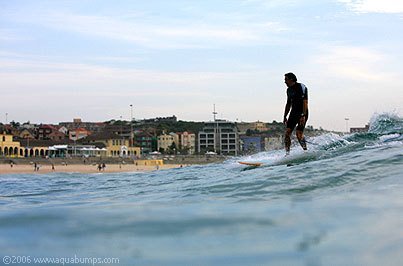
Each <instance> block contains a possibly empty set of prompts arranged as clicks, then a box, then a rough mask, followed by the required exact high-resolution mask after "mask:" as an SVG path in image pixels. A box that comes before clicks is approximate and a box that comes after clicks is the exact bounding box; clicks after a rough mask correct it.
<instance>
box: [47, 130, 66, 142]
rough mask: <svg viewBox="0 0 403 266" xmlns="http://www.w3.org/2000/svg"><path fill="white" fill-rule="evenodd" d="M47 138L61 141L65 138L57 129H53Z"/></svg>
mask: <svg viewBox="0 0 403 266" xmlns="http://www.w3.org/2000/svg"><path fill="white" fill-rule="evenodd" d="M48 137H49V139H50V140H52V141H61V140H64V139H66V138H67V137H66V135H65V134H64V133H62V132H60V131H58V130H55V131H53V132H52V133H50V134H49V135H48Z"/></svg>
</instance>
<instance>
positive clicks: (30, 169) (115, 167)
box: [0, 164, 181, 174]
mask: <svg viewBox="0 0 403 266" xmlns="http://www.w3.org/2000/svg"><path fill="white" fill-rule="evenodd" d="M178 167H181V165H176V164H166V165H161V166H158V167H157V166H144V165H138V166H136V165H134V164H121V165H119V164H107V165H106V167H105V169H104V170H101V171H99V170H98V167H97V165H90V164H87V165H84V164H71V165H55V166H54V170H53V169H52V165H49V164H44V165H40V167H39V171H34V166H33V165H31V164H14V165H13V167H11V166H10V165H9V164H0V174H22V173H29V174H45V173H58V172H59V173H118V172H145V171H158V170H162V169H170V168H178Z"/></svg>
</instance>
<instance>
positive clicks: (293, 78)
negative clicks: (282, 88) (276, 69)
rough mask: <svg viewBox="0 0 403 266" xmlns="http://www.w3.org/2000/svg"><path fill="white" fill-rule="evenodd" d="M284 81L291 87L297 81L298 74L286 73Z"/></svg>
mask: <svg viewBox="0 0 403 266" xmlns="http://www.w3.org/2000/svg"><path fill="white" fill-rule="evenodd" d="M284 82H285V84H287V86H288V87H291V86H292V85H294V83H295V82H297V76H295V75H294V73H291V72H290V73H287V74H284Z"/></svg>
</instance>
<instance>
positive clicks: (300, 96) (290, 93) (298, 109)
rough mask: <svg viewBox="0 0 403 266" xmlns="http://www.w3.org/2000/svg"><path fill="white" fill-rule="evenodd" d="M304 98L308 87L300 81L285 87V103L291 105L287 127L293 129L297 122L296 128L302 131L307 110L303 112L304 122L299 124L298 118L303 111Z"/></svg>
mask: <svg viewBox="0 0 403 266" xmlns="http://www.w3.org/2000/svg"><path fill="white" fill-rule="evenodd" d="M304 100H308V88H306V87H305V85H303V84H301V83H295V84H294V85H293V86H291V87H289V88H287V105H291V113H290V116H289V117H288V120H287V128H291V129H292V130H294V128H295V126H296V125H297V124H298V127H297V130H301V131H303V130H304V128H305V124H306V121H307V120H308V110H306V114H305V124H304V125H300V124H299V120H300V119H301V115H302V113H303V106H304Z"/></svg>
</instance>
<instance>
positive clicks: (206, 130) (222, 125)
mask: <svg viewBox="0 0 403 266" xmlns="http://www.w3.org/2000/svg"><path fill="white" fill-rule="evenodd" d="M239 147H240V145H239V134H238V129H237V127H236V125H235V123H233V122H229V121H225V120H215V121H212V122H206V123H205V124H204V127H203V130H202V131H200V132H199V134H198V150H199V152H200V153H206V152H215V153H217V154H223V155H238V153H239Z"/></svg>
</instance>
